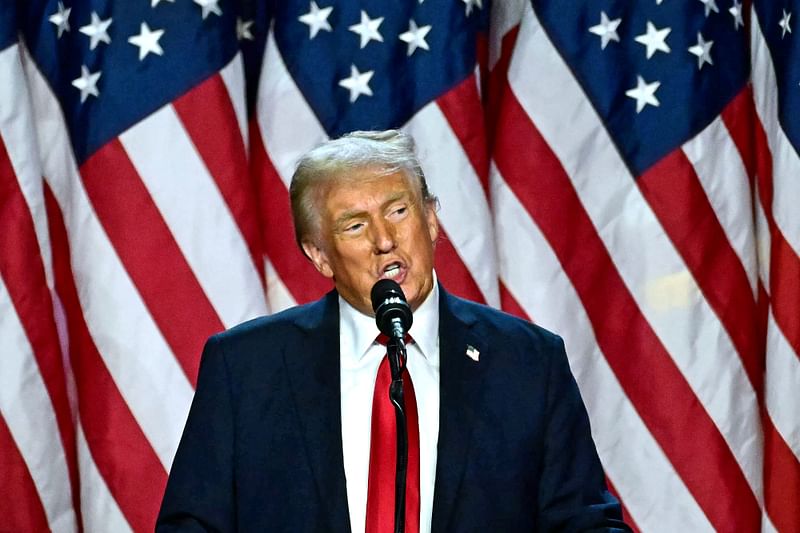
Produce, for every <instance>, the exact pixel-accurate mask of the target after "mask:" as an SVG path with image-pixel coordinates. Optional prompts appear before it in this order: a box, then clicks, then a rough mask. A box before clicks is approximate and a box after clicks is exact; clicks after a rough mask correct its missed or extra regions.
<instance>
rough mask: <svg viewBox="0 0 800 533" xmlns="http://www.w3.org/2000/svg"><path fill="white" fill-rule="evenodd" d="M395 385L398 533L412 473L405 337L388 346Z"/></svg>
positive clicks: (402, 528) (395, 337)
mask: <svg viewBox="0 0 800 533" xmlns="http://www.w3.org/2000/svg"><path fill="white" fill-rule="evenodd" d="M386 350H387V353H388V355H389V367H390V368H391V372H392V383H391V384H390V385H389V399H390V400H391V402H392V405H394V414H395V421H396V424H395V425H396V426H397V463H396V465H397V466H396V469H395V482H394V533H403V532H404V531H405V521H406V473H407V471H408V422H407V420H406V411H405V406H406V404H405V398H404V396H403V370H404V369H405V366H406V357H407V354H406V343H405V339H404V338H403V335H402V334H401V335H393V336H392V337H391V338H390V339H389V342H388V344H387V346H386Z"/></svg>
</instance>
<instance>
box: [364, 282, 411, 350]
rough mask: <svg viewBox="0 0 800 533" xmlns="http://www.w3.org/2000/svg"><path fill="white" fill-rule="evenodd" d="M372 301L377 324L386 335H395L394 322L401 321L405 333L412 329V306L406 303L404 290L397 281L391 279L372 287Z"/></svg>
mask: <svg viewBox="0 0 800 533" xmlns="http://www.w3.org/2000/svg"><path fill="white" fill-rule="evenodd" d="M370 297H371V299H372V309H373V311H375V323H376V324H377V325H378V329H379V330H380V331H381V333H383V334H384V335H387V336H389V337H391V336H392V335H394V334H395V331H394V329H393V327H392V322H393V321H395V320H396V319H399V321H400V323H401V324H402V329H403V331H405V332H407V331H408V330H409V328H411V323H412V321H413V318H412V316H411V306H409V305H408V302H407V301H406V295H405V294H404V293H403V289H401V288H400V285H398V284H397V282H396V281H394V280H391V279H381V280H378V282H377V283H376V284H375V285H373V286H372V291H371V293H370Z"/></svg>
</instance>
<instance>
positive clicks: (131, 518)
mask: <svg viewBox="0 0 800 533" xmlns="http://www.w3.org/2000/svg"><path fill="white" fill-rule="evenodd" d="M45 201H46V206H47V215H48V222H49V227H50V235H51V236H52V241H51V242H52V246H53V268H54V272H55V278H56V280H55V281H56V290H57V291H58V294H59V297H60V298H61V302H62V304H63V306H64V311H65V314H66V317H67V330H68V334H69V345H70V350H69V355H70V361H71V363H72V369H73V372H74V374H75V382H76V385H77V392H78V411H79V413H80V420H81V426H82V428H83V432H84V435H85V436H86V442H87V443H88V446H89V450H90V452H91V454H92V457H93V459H94V462H95V464H96V465H97V469H98V470H99V472H100V474H101V475H102V477H103V479H104V480H105V482H106V484H107V485H108V489H109V491H110V492H111V494H112V496H113V497H114V499H115V500H116V502H117V504H118V505H119V507H120V509H121V510H122V513H123V515H124V516H125V518H126V519H127V520H128V523H129V524H130V525H131V527H132V528H133V529H134V530H135V531H142V532H144V531H152V529H153V524H154V523H155V518H156V514H157V513H158V508H159V505H160V504H161V496H162V494H163V491H164V488H165V487H166V484H167V474H166V472H165V471H164V468H163V467H162V466H161V463H160V462H159V460H158V458H157V457H156V455H155V453H154V452H153V449H152V448H151V446H150V444H149V442H148V441H147V438H146V437H145V436H144V434H143V433H142V430H141V428H140V427H139V425H138V424H137V423H136V420H135V419H134V418H133V414H132V413H131V411H130V409H129V408H128V405H127V404H126V402H125V399H124V398H123V397H122V396H121V395H120V393H119V390H118V389H117V387H116V385H115V384H114V381H113V379H112V377H111V374H109V372H108V369H107V368H106V366H105V364H104V362H103V360H102V357H101V356H100V353H99V352H98V350H97V347H96V346H95V344H94V341H93V339H92V337H91V334H90V333H89V329H88V327H87V326H86V322H85V321H84V317H83V311H82V309H81V306H80V301H79V299H78V292H77V289H76V287H75V282H74V278H73V273H72V269H71V267H70V250H69V244H68V237H67V232H66V228H65V227H64V221H63V218H62V216H61V211H60V208H59V206H58V204H57V202H56V199H55V197H54V196H53V193H52V191H50V189H49V187H46V188H45Z"/></svg>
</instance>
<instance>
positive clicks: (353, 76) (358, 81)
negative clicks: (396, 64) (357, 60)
mask: <svg viewBox="0 0 800 533" xmlns="http://www.w3.org/2000/svg"><path fill="white" fill-rule="evenodd" d="M373 74H375V71H374V70H369V71H367V72H364V73H363V74H362V73H361V72H359V71H358V69H357V68H356V66H355V65H350V77H349V78H344V79H343V80H341V81H340V82H339V86H340V87H344V88H345V89H349V90H350V103H351V104H352V103H353V102H355V101H356V100H357V99H358V97H359V96H361V95H362V94H366V95H367V96H372V89H370V88H369V80H371V79H372V75H373Z"/></svg>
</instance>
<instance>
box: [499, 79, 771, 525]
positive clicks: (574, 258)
mask: <svg viewBox="0 0 800 533" xmlns="http://www.w3.org/2000/svg"><path fill="white" fill-rule="evenodd" d="M501 121H502V124H503V128H502V129H501V130H499V131H498V135H499V137H498V142H497V146H496V161H497V165H498V168H499V169H500V171H501V172H502V174H503V176H504V178H505V179H506V181H507V182H508V184H509V186H511V188H512V189H513V190H514V191H515V193H516V195H517V197H518V198H520V200H521V201H522V203H523V205H524V206H525V208H526V209H527V210H528V212H529V213H530V214H531V216H532V217H533V219H534V220H535V221H536V223H537V224H538V226H539V227H540V228H541V230H542V232H543V233H544V235H545V237H546V238H547V240H548V242H549V244H550V246H551V247H552V249H553V251H554V252H555V253H556V255H557V257H558V258H559V261H560V262H561V264H562V266H563V268H564V270H565V272H566V273H567V275H568V276H569V278H570V280H571V282H572V284H573V286H574V287H575V289H576V291H577V293H578V296H579V297H580V299H581V302H582V303H583V306H584V308H585V309H586V311H587V314H588V316H589V320H590V321H591V323H592V326H593V329H594V331H595V336H596V338H597V341H598V344H599V346H600V348H601V349H602V351H603V353H604V355H605V357H606V359H607V360H608V363H609V365H610V366H611V368H612V370H613V371H614V373H615V375H616V376H617V378H618V379H619V381H620V384H621V385H622V387H623V390H625V392H626V394H627V396H628V398H630V400H631V401H632V403H633V404H634V406H635V407H636V409H637V411H638V413H639V415H640V416H641V417H642V420H643V421H644V423H645V425H646V426H647V427H648V429H649V430H650V432H651V434H652V435H653V436H654V438H655V439H656V441H657V442H658V443H659V444H660V445H661V447H662V448H663V449H664V451H665V453H666V454H667V456H668V457H669V459H670V461H671V462H672V464H673V465H674V467H675V469H676V471H677V472H678V473H679V475H680V476H681V478H682V479H683V481H684V483H685V484H686V486H687V488H688V489H689V491H690V492H691V493H692V495H693V496H694V498H695V499H696V500H697V502H698V503H699V504H700V506H701V508H702V509H703V510H704V512H705V513H706V515H707V516H708V517H709V520H710V521H711V523H712V524H713V525H714V526H715V527H716V528H717V529H719V530H722V531H741V530H748V531H750V530H752V531H755V530H757V529H758V528H759V527H760V526H759V524H760V515H761V511H760V509H759V505H758V502H757V500H756V498H755V495H754V494H753V492H752V490H751V489H750V486H749V485H748V483H747V480H746V479H745V477H744V474H743V473H742V471H741V469H740V468H739V465H738V464H737V463H736V460H735V458H734V456H733V454H732V453H731V451H730V449H729V448H728V446H727V443H726V442H725V440H724V438H723V437H722V435H721V434H720V432H719V430H718V429H717V427H716V425H715V424H714V422H713V420H711V418H710V417H709V416H708V413H706V411H705V410H704V408H703V406H702V404H701V402H700V401H699V400H698V399H697V397H696V396H695V395H694V393H693V392H692V390H691V388H690V387H689V385H688V384H687V383H686V380H685V378H684V377H683V375H682V374H681V372H680V370H679V369H678V368H677V367H676V366H675V363H674V361H673V360H672V359H671V357H670V355H669V353H668V352H667V350H666V349H665V348H664V346H663V345H662V344H661V342H660V340H659V339H658V337H657V336H656V334H655V332H654V331H653V330H652V328H651V327H650V325H649V324H648V322H647V320H646V319H645V318H644V316H643V315H642V313H641V311H640V310H639V308H638V306H637V304H636V302H635V301H634V299H633V297H632V296H631V294H630V293H629V292H628V289H627V287H626V286H625V283H624V281H623V280H622V278H621V277H620V275H619V273H618V272H617V270H616V268H615V266H614V263H613V261H612V259H611V257H610V256H609V253H608V251H607V250H606V248H605V246H604V244H603V242H602V241H601V240H600V238H599V236H598V235H597V231H596V229H595V227H594V225H593V224H592V221H591V219H590V218H589V216H588V214H587V213H586V211H585V210H584V208H583V205H582V203H581V201H580V199H579V197H578V195H577V193H576V192H575V190H574V188H573V186H572V183H571V181H570V179H569V176H567V174H566V173H565V172H564V169H563V168H562V167H561V164H560V162H559V161H558V159H557V158H556V156H555V154H553V152H552V151H551V150H550V148H549V147H548V146H547V144H546V142H545V141H544V139H543V138H542V137H541V135H540V134H539V132H538V131H537V130H536V128H535V127H534V126H533V124H532V123H531V122H530V120H529V118H528V117H527V115H526V114H525V112H524V110H523V109H522V107H521V106H520V105H519V102H517V100H516V97H515V96H514V95H513V93H512V92H511V91H510V89H507V90H506V94H505V101H504V106H503V108H502V110H501ZM506 139H508V142H505V141H506ZM520 145H522V146H525V147H526V152H525V155H526V157H520V156H519V152H518V151H517V150H515V149H514V147H515V146H520ZM532 176H536V179H531V177H532ZM610 311H611V312H610ZM632 354H636V355H635V356H632ZM653 391H660V392H659V393H656V394H654V393H653Z"/></svg>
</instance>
